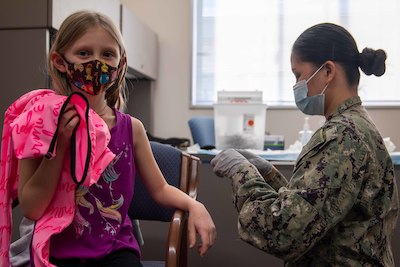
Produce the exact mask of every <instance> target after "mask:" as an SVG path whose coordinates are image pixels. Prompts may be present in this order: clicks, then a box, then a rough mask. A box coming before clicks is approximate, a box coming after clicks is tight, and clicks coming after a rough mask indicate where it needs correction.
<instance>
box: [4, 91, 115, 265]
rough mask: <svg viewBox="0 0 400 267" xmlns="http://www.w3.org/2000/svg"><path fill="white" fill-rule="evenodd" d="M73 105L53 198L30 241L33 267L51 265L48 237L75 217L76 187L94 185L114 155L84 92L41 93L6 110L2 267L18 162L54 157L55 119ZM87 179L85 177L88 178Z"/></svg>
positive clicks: (107, 134)
mask: <svg viewBox="0 0 400 267" xmlns="http://www.w3.org/2000/svg"><path fill="white" fill-rule="evenodd" d="M67 102H71V103H73V104H74V105H75V108H76V110H77V112H78V114H79V117H80V122H79V125H78V127H77V129H76V134H75V135H74V136H73V138H72V140H71V150H70V153H69V155H70V156H68V155H67V156H66V157H65V164H64V167H63V170H62V174H61V177H60V180H59V183H58V187H57V191H56V194H55V196H54V198H53V200H52V202H51V204H50V205H49V207H48V208H47V210H46V212H45V214H44V215H43V216H42V217H41V218H40V219H39V220H38V221H36V224H35V230H34V233H33V239H32V255H33V259H31V261H33V263H34V265H35V266H54V265H52V264H50V263H49V261H48V260H49V251H50V250H49V245H50V237H51V235H54V234H57V233H59V232H61V231H62V230H63V229H65V228H66V227H67V226H68V225H69V224H70V223H71V222H72V220H73V218H74V214H75V200H74V192H75V188H76V187H77V186H78V185H80V184H83V186H90V185H91V184H93V183H96V182H97V180H98V179H99V177H100V175H101V173H102V172H103V170H104V169H105V168H106V166H107V165H108V164H109V163H110V162H111V161H112V159H113V158H114V157H115V155H114V154H113V153H112V152H111V151H110V150H109V149H108V148H107V145H108V142H109V141H110V138H111V135H110V132H109V130H108V127H107V125H106V124H105V122H104V121H103V120H102V119H101V118H100V117H99V116H98V115H97V114H96V113H95V112H94V111H93V110H91V109H89V105H88V102H87V99H86V98H85V96H84V95H83V94H80V93H74V94H72V95H71V96H69V97H67V96H61V95H57V94H55V93H54V91H52V90H47V89H41V90H34V91H32V92H30V93H27V94H25V95H23V96H22V97H20V98H19V99H18V100H17V101H15V102H14V103H13V104H12V105H11V106H10V107H9V108H8V109H7V111H6V113H5V117H4V125H3V136H2V141H1V156H0V267H9V266H10V261H9V247H10V237H11V230H12V229H11V228H12V207H11V205H12V201H13V200H14V199H16V198H17V197H18V176H19V159H25V158H36V157H43V156H46V157H48V158H49V159H51V158H53V157H54V156H55V151H56V150H55V147H56V137H57V125H58V119H59V117H60V115H61V114H62V112H63V108H64V106H63V105H64V104H66V103H67ZM86 177H87V178H88V179H86Z"/></svg>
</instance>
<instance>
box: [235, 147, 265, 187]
mask: <svg viewBox="0 0 400 267" xmlns="http://www.w3.org/2000/svg"><path fill="white" fill-rule="evenodd" d="M237 151H238V152H239V153H240V154H242V155H243V156H244V157H245V158H246V159H247V160H248V161H249V162H250V163H251V164H253V165H254V166H255V167H256V168H257V170H258V172H259V173H260V174H261V175H262V177H263V178H264V180H265V179H266V177H267V176H268V174H270V173H271V171H272V164H271V163H270V162H269V161H268V160H266V159H263V158H262V157H260V156H257V155H256V154H254V153H252V152H250V151H248V150H245V149H238V150H237Z"/></svg>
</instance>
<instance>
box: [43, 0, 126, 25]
mask: <svg viewBox="0 0 400 267" xmlns="http://www.w3.org/2000/svg"><path fill="white" fill-rule="evenodd" d="M51 3H52V7H51V10H52V12H51V13H50V14H51V15H52V16H51V18H50V21H51V25H52V27H53V28H55V29H59V28H60V26H61V23H62V22H63V21H64V19H65V18H66V17H67V16H68V15H70V14H71V13H73V12H75V11H78V10H81V9H87V10H93V11H97V12H100V13H103V14H106V15H107V16H109V17H110V18H111V20H112V21H113V22H114V24H115V26H117V28H120V18H121V12H120V0H84V1H82V0H52V1H51Z"/></svg>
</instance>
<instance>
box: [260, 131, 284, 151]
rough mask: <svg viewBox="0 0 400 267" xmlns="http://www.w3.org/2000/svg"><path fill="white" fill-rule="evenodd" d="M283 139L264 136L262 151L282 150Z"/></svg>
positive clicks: (279, 136) (281, 137)
mask: <svg viewBox="0 0 400 267" xmlns="http://www.w3.org/2000/svg"><path fill="white" fill-rule="evenodd" d="M284 149H285V137H284V136H283V135H272V134H268V135H265V136H264V150H284Z"/></svg>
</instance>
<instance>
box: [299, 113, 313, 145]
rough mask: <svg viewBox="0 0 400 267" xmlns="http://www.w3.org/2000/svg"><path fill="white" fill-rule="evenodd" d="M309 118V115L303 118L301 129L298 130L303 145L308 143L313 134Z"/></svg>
mask: <svg viewBox="0 0 400 267" xmlns="http://www.w3.org/2000/svg"><path fill="white" fill-rule="evenodd" d="M309 119H310V118H309V117H305V118H304V124H303V130H301V131H299V141H300V143H301V144H302V145H303V146H304V145H305V144H307V143H308V141H309V140H310V138H311V136H312V135H313V131H311V130H310V124H309V122H308V120H309Z"/></svg>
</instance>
